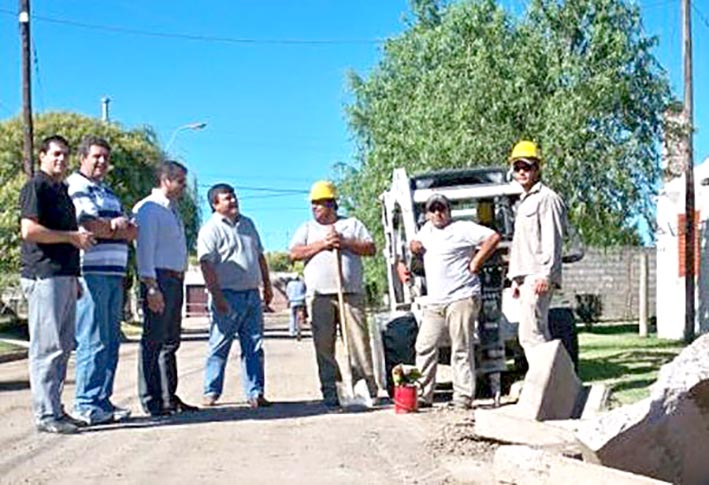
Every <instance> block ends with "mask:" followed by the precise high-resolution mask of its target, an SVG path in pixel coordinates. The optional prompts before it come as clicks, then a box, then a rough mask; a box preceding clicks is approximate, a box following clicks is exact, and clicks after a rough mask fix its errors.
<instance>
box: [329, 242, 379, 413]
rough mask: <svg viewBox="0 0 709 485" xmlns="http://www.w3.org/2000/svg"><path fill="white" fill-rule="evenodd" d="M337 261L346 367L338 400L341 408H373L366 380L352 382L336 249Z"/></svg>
mask: <svg viewBox="0 0 709 485" xmlns="http://www.w3.org/2000/svg"><path fill="white" fill-rule="evenodd" d="M334 251H335V260H336V264H337V310H338V313H339V317H340V318H339V320H340V334H341V336H342V343H343V344H344V349H345V352H344V354H345V355H344V360H345V365H344V366H341V373H342V382H336V383H335V385H336V388H337V398H338V399H339V401H340V406H342V407H343V408H351V407H366V408H371V407H372V406H373V402H372V396H371V395H370V394H369V388H368V387H367V383H366V382H365V380H364V379H360V380H359V381H357V382H356V383H355V382H352V364H351V362H350V344H349V340H348V338H347V336H348V335H349V334H348V332H347V318H346V314H347V312H345V294H344V290H343V288H342V287H343V284H342V259H341V254H340V249H339V248H335V250H334Z"/></svg>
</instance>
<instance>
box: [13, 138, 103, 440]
mask: <svg viewBox="0 0 709 485" xmlns="http://www.w3.org/2000/svg"><path fill="white" fill-rule="evenodd" d="M68 157H69V144H68V143H67V141H66V140H65V139H64V138H63V137H61V136H58V135H54V136H50V137H48V138H45V139H44V140H42V143H41V145H40V148H39V163H40V165H39V169H40V170H39V172H37V173H36V174H35V176H34V177H33V178H32V179H31V180H30V181H28V182H27V183H26V184H25V185H24V186H23V187H22V190H21V191H20V226H21V235H22V256H21V259H22V261H21V268H22V271H21V276H22V278H21V284H22V290H23V292H24V294H25V296H26V297H27V300H28V302H29V317H28V326H29V331H30V350H29V364H30V387H31V389H32V405H33V411H34V418H35V423H36V426H37V429H38V430H39V431H42V432H47V433H60V434H70V433H76V432H77V431H78V429H77V423H75V422H74V421H73V419H71V418H69V417H67V416H66V415H65V414H64V409H63V407H62V404H61V392H62V389H63V388H64V380H65V378H66V369H67V362H68V360H69V356H70V354H71V351H72V350H73V349H74V334H75V325H76V299H77V297H78V296H79V292H80V287H79V285H78V276H79V271H80V265H79V250H80V249H89V248H91V246H93V244H94V243H95V239H94V236H93V234H92V233H91V232H88V231H80V230H79V228H78V225H77V223H76V213H75V212H74V205H73V204H72V203H71V198H70V197H69V194H68V192H67V188H66V185H65V184H64V182H63V179H64V175H65V173H66V168H67V161H68V160H67V159H68Z"/></svg>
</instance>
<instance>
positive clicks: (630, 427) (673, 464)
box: [576, 335, 709, 484]
mask: <svg viewBox="0 0 709 485" xmlns="http://www.w3.org/2000/svg"><path fill="white" fill-rule="evenodd" d="M576 436H577V437H578V438H579V440H580V441H581V442H582V443H584V444H585V445H586V446H587V448H588V449H589V450H591V451H592V452H593V453H592V454H587V455H585V456H586V457H587V458H588V459H590V460H597V461H598V462H599V463H602V464H604V465H607V466H611V467H614V468H619V469H622V470H627V471H631V472H634V473H641V474H643V475H647V476H652V477H654V478H658V479H661V480H666V481H670V482H673V483H692V484H694V483H699V484H706V483H709V335H704V336H702V337H700V338H698V339H697V340H696V341H695V342H694V343H693V344H692V345H690V346H689V347H687V348H685V349H684V350H683V351H682V352H681V353H680V354H679V355H678V356H677V357H676V358H675V360H673V361H672V362H670V363H669V364H667V365H665V366H663V367H662V369H661V370H660V375H659V377H658V380H657V382H656V383H655V384H653V386H652V388H651V391H650V397H649V398H647V399H645V400H643V401H640V402H638V403H635V404H633V405H630V406H623V407H621V408H618V409H615V410H613V411H611V412H609V413H605V414H603V415H601V416H599V417H598V418H596V419H594V420H591V421H588V422H583V423H580V425H579V430H578V431H577V433H576Z"/></svg>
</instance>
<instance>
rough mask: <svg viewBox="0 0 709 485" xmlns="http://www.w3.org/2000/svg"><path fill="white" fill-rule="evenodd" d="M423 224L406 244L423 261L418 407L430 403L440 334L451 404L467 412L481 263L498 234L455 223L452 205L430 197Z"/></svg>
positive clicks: (472, 392)
mask: <svg viewBox="0 0 709 485" xmlns="http://www.w3.org/2000/svg"><path fill="white" fill-rule="evenodd" d="M425 209H426V221H427V222H426V223H425V224H424V225H423V226H422V227H421V229H420V230H419V231H418V232H417V233H416V235H414V237H413V238H412V240H411V243H410V244H409V249H410V250H411V252H412V253H413V254H417V255H420V256H422V257H423V265H424V269H425V270H426V289H427V295H426V304H425V305H424V307H423V318H422V319H421V325H420V327H419V332H418V335H417V337H416V366H417V367H418V368H419V370H420V371H421V374H422V377H421V399H420V401H419V406H421V407H430V406H431V405H432V404H433V391H434V386H435V382H436V372H437V367H438V347H439V344H440V341H441V339H442V337H443V335H444V334H448V335H449V336H450V340H451V369H452V371H453V405H454V406H455V407H457V408H459V409H470V408H471V407H472V405H473V399H475V353H474V351H473V348H474V346H473V343H474V342H473V341H474V336H475V334H476V332H475V325H476V321H477V319H478V314H479V312H480V307H481V290H482V285H481V284H480V278H478V272H479V271H480V269H481V268H482V265H483V263H484V262H485V261H486V260H487V259H488V258H489V257H490V256H491V255H492V254H493V253H494V251H495V248H496V247H497V244H498V243H499V242H500V235H499V234H498V233H497V232H495V231H493V230H492V229H490V228H487V227H485V226H482V225H480V224H477V223H475V222H473V221H470V220H458V221H454V220H453V218H452V214H451V203H450V201H449V200H448V198H447V197H446V196H445V195H443V194H436V193H434V194H432V195H431V196H430V197H429V198H428V200H427V201H426V204H425Z"/></svg>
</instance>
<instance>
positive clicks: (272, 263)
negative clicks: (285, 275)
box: [266, 251, 293, 272]
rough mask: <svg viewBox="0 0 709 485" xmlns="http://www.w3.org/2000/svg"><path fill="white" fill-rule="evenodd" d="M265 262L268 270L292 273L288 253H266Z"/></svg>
mask: <svg viewBox="0 0 709 485" xmlns="http://www.w3.org/2000/svg"><path fill="white" fill-rule="evenodd" d="M266 261H267V262H268V269H269V270H271V271H283V272H287V271H293V265H292V264H291V261H290V258H289V257H288V253H286V252H284V251H269V252H267V253H266Z"/></svg>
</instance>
